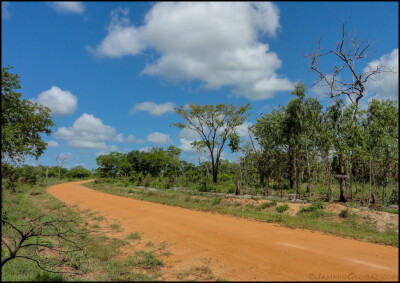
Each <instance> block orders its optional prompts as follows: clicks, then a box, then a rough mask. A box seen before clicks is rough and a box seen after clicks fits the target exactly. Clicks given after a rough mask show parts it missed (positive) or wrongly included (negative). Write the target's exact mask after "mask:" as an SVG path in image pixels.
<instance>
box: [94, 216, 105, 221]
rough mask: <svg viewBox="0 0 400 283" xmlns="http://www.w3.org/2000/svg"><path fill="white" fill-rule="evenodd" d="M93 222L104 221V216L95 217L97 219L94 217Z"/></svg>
mask: <svg viewBox="0 0 400 283" xmlns="http://www.w3.org/2000/svg"><path fill="white" fill-rule="evenodd" d="M93 220H96V221H103V220H104V216H101V215H100V216H95V217H93Z"/></svg>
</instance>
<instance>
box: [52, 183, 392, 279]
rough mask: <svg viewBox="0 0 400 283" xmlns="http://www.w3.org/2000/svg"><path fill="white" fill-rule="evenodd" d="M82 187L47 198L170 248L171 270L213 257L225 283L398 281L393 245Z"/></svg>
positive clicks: (61, 188) (56, 190)
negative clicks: (95, 214)
mask: <svg viewBox="0 0 400 283" xmlns="http://www.w3.org/2000/svg"><path fill="white" fill-rule="evenodd" d="M85 182H87V181H85ZM81 183H83V182H73V183H65V184H59V185H56V186H52V187H50V188H49V189H48V192H49V193H50V194H52V195H53V196H55V197H56V198H58V199H59V200H61V201H63V202H65V203H66V204H67V205H75V204H77V205H78V208H79V209H80V210H84V209H91V210H94V211H99V212H100V213H101V214H102V215H104V216H105V217H108V218H113V219H118V221H119V223H120V225H121V226H122V227H123V228H124V229H125V232H126V233H127V234H128V233H133V232H136V231H139V232H144V233H145V235H146V237H147V238H148V239H150V240H152V241H153V242H155V243H160V242H162V241H167V242H168V243H170V244H172V245H171V246H170V247H169V250H170V251H171V252H172V256H171V257H170V258H169V262H170V263H171V264H172V266H173V267H172V270H170V272H174V271H178V270H180V271H181V270H183V269H185V268H189V267H191V266H194V265H199V264H200V262H201V259H204V258H211V261H210V264H209V266H210V268H211V269H212V270H213V273H214V275H216V276H219V277H220V278H223V279H226V280H229V281H231V280H240V281H247V280H249V281H254V280H258V281H259V280H262V281H275V280H285V281H287V280H302V281H309V280H318V281H321V280H328V281H336V280H340V281H349V280H356V281H358V280H361V281H362V280H366V281H373V280H378V281H397V280H398V248H396V247H390V246H383V245H377V244H372V243H367V242H361V241H356V240H352V239H344V238H340V237H336V236H332V235H327V234H323V233H321V232H312V231H308V230H301V229H289V228H286V227H282V226H279V225H276V224H271V223H265V222H259V221H255V220H248V219H240V218H237V217H233V216H226V215H220V214H216V213H209V212H201V211H195V210H190V209H186V208H180V207H175V206H168V205H162V204H158V203H152V202H147V201H142V200H136V199H131V198H125V197H120V196H115V195H110V194H106V193H102V192H98V191H95V190H91V189H88V188H84V187H82V186H80V184H81ZM164 279H168V276H167V277H166V278H165V277H164Z"/></svg>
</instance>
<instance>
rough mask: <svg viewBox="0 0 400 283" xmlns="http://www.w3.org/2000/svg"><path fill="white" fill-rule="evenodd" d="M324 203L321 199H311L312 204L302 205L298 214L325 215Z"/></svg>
mask: <svg viewBox="0 0 400 283" xmlns="http://www.w3.org/2000/svg"><path fill="white" fill-rule="evenodd" d="M323 208H324V203H323V202H322V201H321V200H319V199H314V200H311V205H310V206H308V207H302V208H301V209H300V210H299V212H298V214H308V215H309V216H312V217H319V216H322V215H324V211H323Z"/></svg>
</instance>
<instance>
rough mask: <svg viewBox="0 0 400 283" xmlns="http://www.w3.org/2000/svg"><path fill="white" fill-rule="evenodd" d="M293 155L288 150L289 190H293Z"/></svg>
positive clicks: (290, 150)
mask: <svg viewBox="0 0 400 283" xmlns="http://www.w3.org/2000/svg"><path fill="white" fill-rule="evenodd" d="M294 167H295V166H294V154H293V149H291V148H290V149H289V180H290V189H293V188H294V175H295V172H294Z"/></svg>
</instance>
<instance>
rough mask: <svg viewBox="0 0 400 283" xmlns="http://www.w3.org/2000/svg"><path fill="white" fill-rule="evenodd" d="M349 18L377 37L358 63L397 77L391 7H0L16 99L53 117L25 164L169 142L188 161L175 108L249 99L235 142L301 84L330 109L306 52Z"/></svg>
mask: <svg viewBox="0 0 400 283" xmlns="http://www.w3.org/2000/svg"><path fill="white" fill-rule="evenodd" d="M350 14H351V18H350V22H349V24H348V26H347V28H348V31H349V32H350V33H356V34H358V35H359V38H360V39H367V40H370V41H373V42H375V43H374V44H373V45H372V46H371V48H370V50H371V51H373V53H372V54H371V55H370V57H368V58H366V59H365V60H363V61H360V63H359V65H358V66H357V68H358V70H363V69H364V68H366V67H367V66H368V64H373V63H374V62H375V63H376V62H382V63H386V64H388V65H390V66H392V67H393V68H395V70H397V72H398V32H399V31H398V26H399V16H398V3H397V2H317V3H315V2H303V3H302V2H273V3H267V2H256V3H250V2H232V3H226V2H224V3H218V2H209V3H197V2H193V3H191V2H183V3H171V2H168V3H157V2H97V3H96V2H62V3H57V2H51V3H48V2H2V30H1V31H2V67H4V66H6V65H11V66H13V67H14V70H13V71H14V72H16V73H18V74H19V76H20V77H21V86H22V89H21V93H22V96H23V97H24V98H26V99H31V100H34V101H37V102H39V103H42V104H44V105H47V106H49V107H50V108H51V110H52V116H53V117H54V122H55V123H56V126H55V127H54V128H53V129H52V130H53V131H52V134H51V136H44V137H43V138H44V140H45V141H46V142H48V143H49V146H48V149H47V150H46V152H45V153H44V154H43V155H42V156H41V157H40V158H39V160H37V161H36V160H33V159H31V158H28V159H27V160H26V163H27V164H31V165H36V164H42V165H48V166H54V165H56V161H55V157H56V155H57V154H64V155H66V156H68V162H67V164H66V167H68V168H71V167H73V166H76V165H83V166H85V167H86V168H89V169H92V168H96V167H97V166H96V162H95V159H96V157H97V156H98V155H99V154H106V153H108V152H110V151H119V152H129V151H131V150H134V149H145V148H147V147H152V146H161V147H167V146H169V145H170V144H174V145H175V146H177V147H180V148H181V149H182V150H183V154H182V157H183V158H184V159H186V160H188V161H191V162H194V163H196V162H197V155H196V153H195V152H194V151H193V150H192V149H191V148H190V145H189V144H190V142H191V141H193V140H195V139H196V136H195V135H193V133H190V132H186V131H181V130H180V129H178V128H175V127H170V123H171V122H181V120H180V118H179V116H178V115H177V114H175V113H174V111H173V107H174V106H180V105H186V104H188V103H200V104H217V103H228V104H229V103H232V104H234V105H237V106H239V105H243V104H246V103H251V106H252V109H251V111H250V114H251V115H250V117H249V118H248V119H247V120H246V123H245V124H244V125H243V126H242V127H241V128H240V129H238V131H239V134H240V135H241V136H242V138H243V139H245V136H246V128H247V126H250V125H252V124H254V123H255V121H256V118H257V117H258V116H259V114H260V113H267V112H269V111H271V110H272V109H273V108H274V107H276V106H277V105H278V104H282V105H286V103H287V102H288V101H289V100H290V98H291V94H290V92H291V89H292V88H293V85H294V83H296V82H297V81H302V82H303V83H305V84H306V86H307V93H308V95H310V96H318V97H320V98H321V102H322V104H323V105H324V106H326V105H328V104H329V102H330V100H329V99H326V98H325V97H324V96H323V94H322V93H321V88H318V87H314V88H310V86H311V85H312V83H313V82H314V81H315V79H316V74H315V73H313V72H311V71H310V68H309V63H308V60H307V59H306V58H304V55H305V54H307V53H309V52H312V51H313V50H314V49H315V48H316V47H317V41H318V39H319V38H320V37H321V35H324V38H323V41H322V46H323V47H325V48H327V49H328V48H332V47H333V46H334V45H335V43H336V42H337V41H338V40H339V39H340V33H339V27H340V21H341V20H345V19H346V18H348V16H349V15H350ZM325 63H326V66H329V65H330V64H332V61H329V59H328V60H327V61H325ZM373 97H377V98H391V99H395V100H398V73H396V74H395V75H393V74H392V75H387V76H386V75H385V77H384V78H382V80H381V81H380V82H379V84H378V85H371V86H370V88H369V89H367V95H366V97H365V98H363V100H362V101H361V102H362V104H363V105H366V103H367V101H368V99H371V98H373ZM224 157H225V158H228V159H230V160H235V157H236V155H233V154H230V153H229V152H228V151H226V152H225V153H224Z"/></svg>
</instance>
